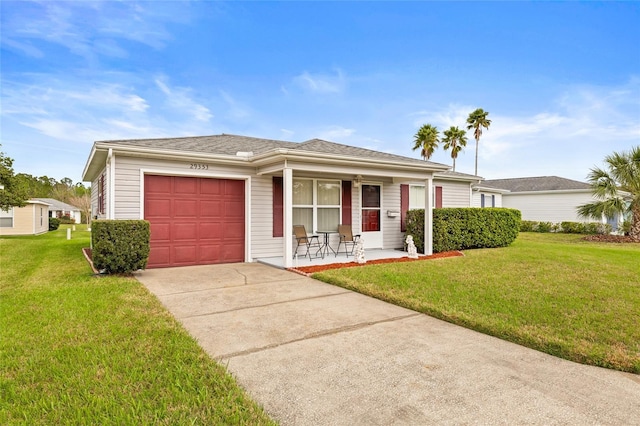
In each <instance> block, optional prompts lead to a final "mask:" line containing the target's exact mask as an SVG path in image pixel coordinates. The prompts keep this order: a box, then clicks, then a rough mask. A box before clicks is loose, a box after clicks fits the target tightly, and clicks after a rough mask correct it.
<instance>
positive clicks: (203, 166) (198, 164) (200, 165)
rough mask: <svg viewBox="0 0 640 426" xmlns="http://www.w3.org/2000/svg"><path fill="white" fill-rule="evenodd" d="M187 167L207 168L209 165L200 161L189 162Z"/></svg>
mask: <svg viewBox="0 0 640 426" xmlns="http://www.w3.org/2000/svg"><path fill="white" fill-rule="evenodd" d="M189 168H190V169H194V170H209V165H208V164H202V163H191V164H189Z"/></svg>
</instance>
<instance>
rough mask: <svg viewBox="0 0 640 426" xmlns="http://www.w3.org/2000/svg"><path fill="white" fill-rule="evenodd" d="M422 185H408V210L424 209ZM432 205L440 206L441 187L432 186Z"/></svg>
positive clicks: (439, 207) (438, 207)
mask: <svg viewBox="0 0 640 426" xmlns="http://www.w3.org/2000/svg"><path fill="white" fill-rule="evenodd" d="M424 206H425V202H424V186H420V185H411V186H410V187H409V210H411V209H424ZM433 206H435V208H436V209H441V208H442V187H441V186H434V187H433Z"/></svg>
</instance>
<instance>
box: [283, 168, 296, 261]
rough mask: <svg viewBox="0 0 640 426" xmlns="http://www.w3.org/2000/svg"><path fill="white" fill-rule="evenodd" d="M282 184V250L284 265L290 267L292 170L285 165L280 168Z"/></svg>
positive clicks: (291, 250) (291, 253)
mask: <svg viewBox="0 0 640 426" xmlns="http://www.w3.org/2000/svg"><path fill="white" fill-rule="evenodd" d="M282 186H283V190H284V194H283V201H284V202H283V206H282V207H283V210H284V211H283V217H284V224H283V227H284V229H283V231H284V232H283V233H282V236H283V238H282V240H283V244H284V247H283V250H282V252H283V253H284V262H283V263H284V267H285V268H290V267H292V266H293V246H292V245H291V241H293V170H291V169H290V168H288V167H285V168H284V169H283V170H282Z"/></svg>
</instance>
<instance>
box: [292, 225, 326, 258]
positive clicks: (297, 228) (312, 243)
mask: <svg viewBox="0 0 640 426" xmlns="http://www.w3.org/2000/svg"><path fill="white" fill-rule="evenodd" d="M293 236H294V238H295V239H296V242H297V243H298V245H296V251H294V252H293V258H294V259H295V258H296V256H297V254H298V249H299V248H300V246H306V247H307V252H306V253H305V257H307V256H309V260H311V259H315V258H318V257H319V256H318V253H320V257H322V258H323V259H324V256H322V244H320V238H319V237H318V236H317V235H308V234H307V230H306V229H305V227H304V225H293ZM314 247H316V248H317V250H316V255H315V257H311V249H312V248H314Z"/></svg>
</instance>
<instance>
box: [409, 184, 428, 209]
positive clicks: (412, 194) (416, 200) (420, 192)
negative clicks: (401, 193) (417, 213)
mask: <svg viewBox="0 0 640 426" xmlns="http://www.w3.org/2000/svg"><path fill="white" fill-rule="evenodd" d="M424 205H425V202H424V186H413V185H411V186H409V210H413V209H424Z"/></svg>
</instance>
